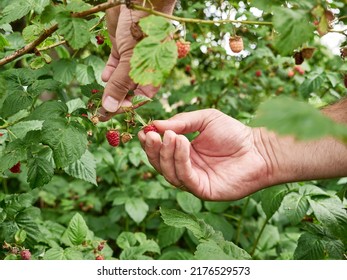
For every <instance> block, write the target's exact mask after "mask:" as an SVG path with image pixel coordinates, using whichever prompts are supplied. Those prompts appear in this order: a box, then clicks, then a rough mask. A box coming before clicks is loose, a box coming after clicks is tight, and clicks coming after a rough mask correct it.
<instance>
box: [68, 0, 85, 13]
mask: <svg viewBox="0 0 347 280" xmlns="http://www.w3.org/2000/svg"><path fill="white" fill-rule="evenodd" d="M90 7H91V5H90V4H88V3H85V2H84V1H73V2H70V3H69V4H67V5H66V9H67V10H69V11H71V12H82V11H84V10H88V9H89V8H90Z"/></svg>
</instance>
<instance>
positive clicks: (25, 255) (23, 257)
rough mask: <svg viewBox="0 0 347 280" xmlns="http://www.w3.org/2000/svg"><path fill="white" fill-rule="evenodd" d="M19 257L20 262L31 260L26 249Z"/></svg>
mask: <svg viewBox="0 0 347 280" xmlns="http://www.w3.org/2000/svg"><path fill="white" fill-rule="evenodd" d="M20 257H21V258H22V260H30V259H31V253H30V251H29V250H28V249H25V250H22V251H21V252H20Z"/></svg>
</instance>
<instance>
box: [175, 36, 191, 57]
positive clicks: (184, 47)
mask: <svg viewBox="0 0 347 280" xmlns="http://www.w3.org/2000/svg"><path fill="white" fill-rule="evenodd" d="M176 46H177V54H178V58H184V57H186V56H187V55H188V53H189V51H190V43H189V42H185V41H183V40H179V41H176Z"/></svg>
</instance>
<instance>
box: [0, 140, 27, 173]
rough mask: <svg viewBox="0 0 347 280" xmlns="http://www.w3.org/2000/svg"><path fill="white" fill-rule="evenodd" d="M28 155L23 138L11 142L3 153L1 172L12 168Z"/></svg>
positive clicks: (0, 162) (0, 164)
mask: <svg viewBox="0 0 347 280" xmlns="http://www.w3.org/2000/svg"><path fill="white" fill-rule="evenodd" d="M26 157H27V151H26V145H25V142H23V141H22V140H21V139H17V140H14V141H12V142H10V143H9V144H8V145H7V146H6V148H5V150H4V152H3V154H2V155H1V161H0V172H3V171H5V170H7V169H9V168H11V167H12V166H14V165H15V164H16V163H17V162H19V161H21V160H24V159H26Z"/></svg>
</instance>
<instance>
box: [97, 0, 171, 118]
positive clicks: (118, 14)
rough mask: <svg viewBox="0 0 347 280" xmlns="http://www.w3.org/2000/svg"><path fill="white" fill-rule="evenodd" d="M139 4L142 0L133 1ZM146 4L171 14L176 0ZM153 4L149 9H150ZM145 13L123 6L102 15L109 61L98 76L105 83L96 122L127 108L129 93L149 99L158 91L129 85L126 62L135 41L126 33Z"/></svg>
mask: <svg viewBox="0 0 347 280" xmlns="http://www.w3.org/2000/svg"><path fill="white" fill-rule="evenodd" d="M133 2H134V3H137V4H142V2H143V1H140V0H136V1H133ZM145 2H146V5H147V6H148V7H150V8H152V7H153V8H154V9H155V10H158V11H161V12H164V13H167V14H171V13H172V11H173V9H174V6H175V2H176V0H168V1H160V0H151V1H145ZM152 5H153V6H152ZM147 15H148V14H147V13H145V12H142V11H135V10H129V9H128V8H127V7H126V6H125V5H121V6H117V7H115V8H112V9H109V10H108V11H107V12H106V22H107V28H108V32H109V35H110V39H111V42H112V49H111V53H110V56H109V59H108V61H107V63H106V66H105V68H104V70H103V73H102V77H101V78H102V80H103V81H104V82H106V83H107V84H106V87H105V91H104V94H103V97H102V108H101V109H100V115H101V116H100V120H102V121H106V120H108V119H110V118H111V116H112V115H114V114H116V112H117V113H121V109H119V108H120V107H130V106H131V101H130V99H131V97H130V96H129V95H128V92H129V90H132V91H134V94H135V95H144V96H147V97H150V98H151V97H153V96H154V95H155V94H156V92H157V91H158V88H157V87H153V86H151V85H147V86H141V85H137V84H135V83H134V82H133V80H132V79H131V78H130V77H129V72H130V59H131V56H132V54H133V49H134V47H135V45H136V43H137V41H136V40H135V39H134V38H133V36H132V35H131V32H130V27H131V24H132V23H133V22H134V23H136V22H138V21H139V19H140V18H142V17H145V16H147Z"/></svg>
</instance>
